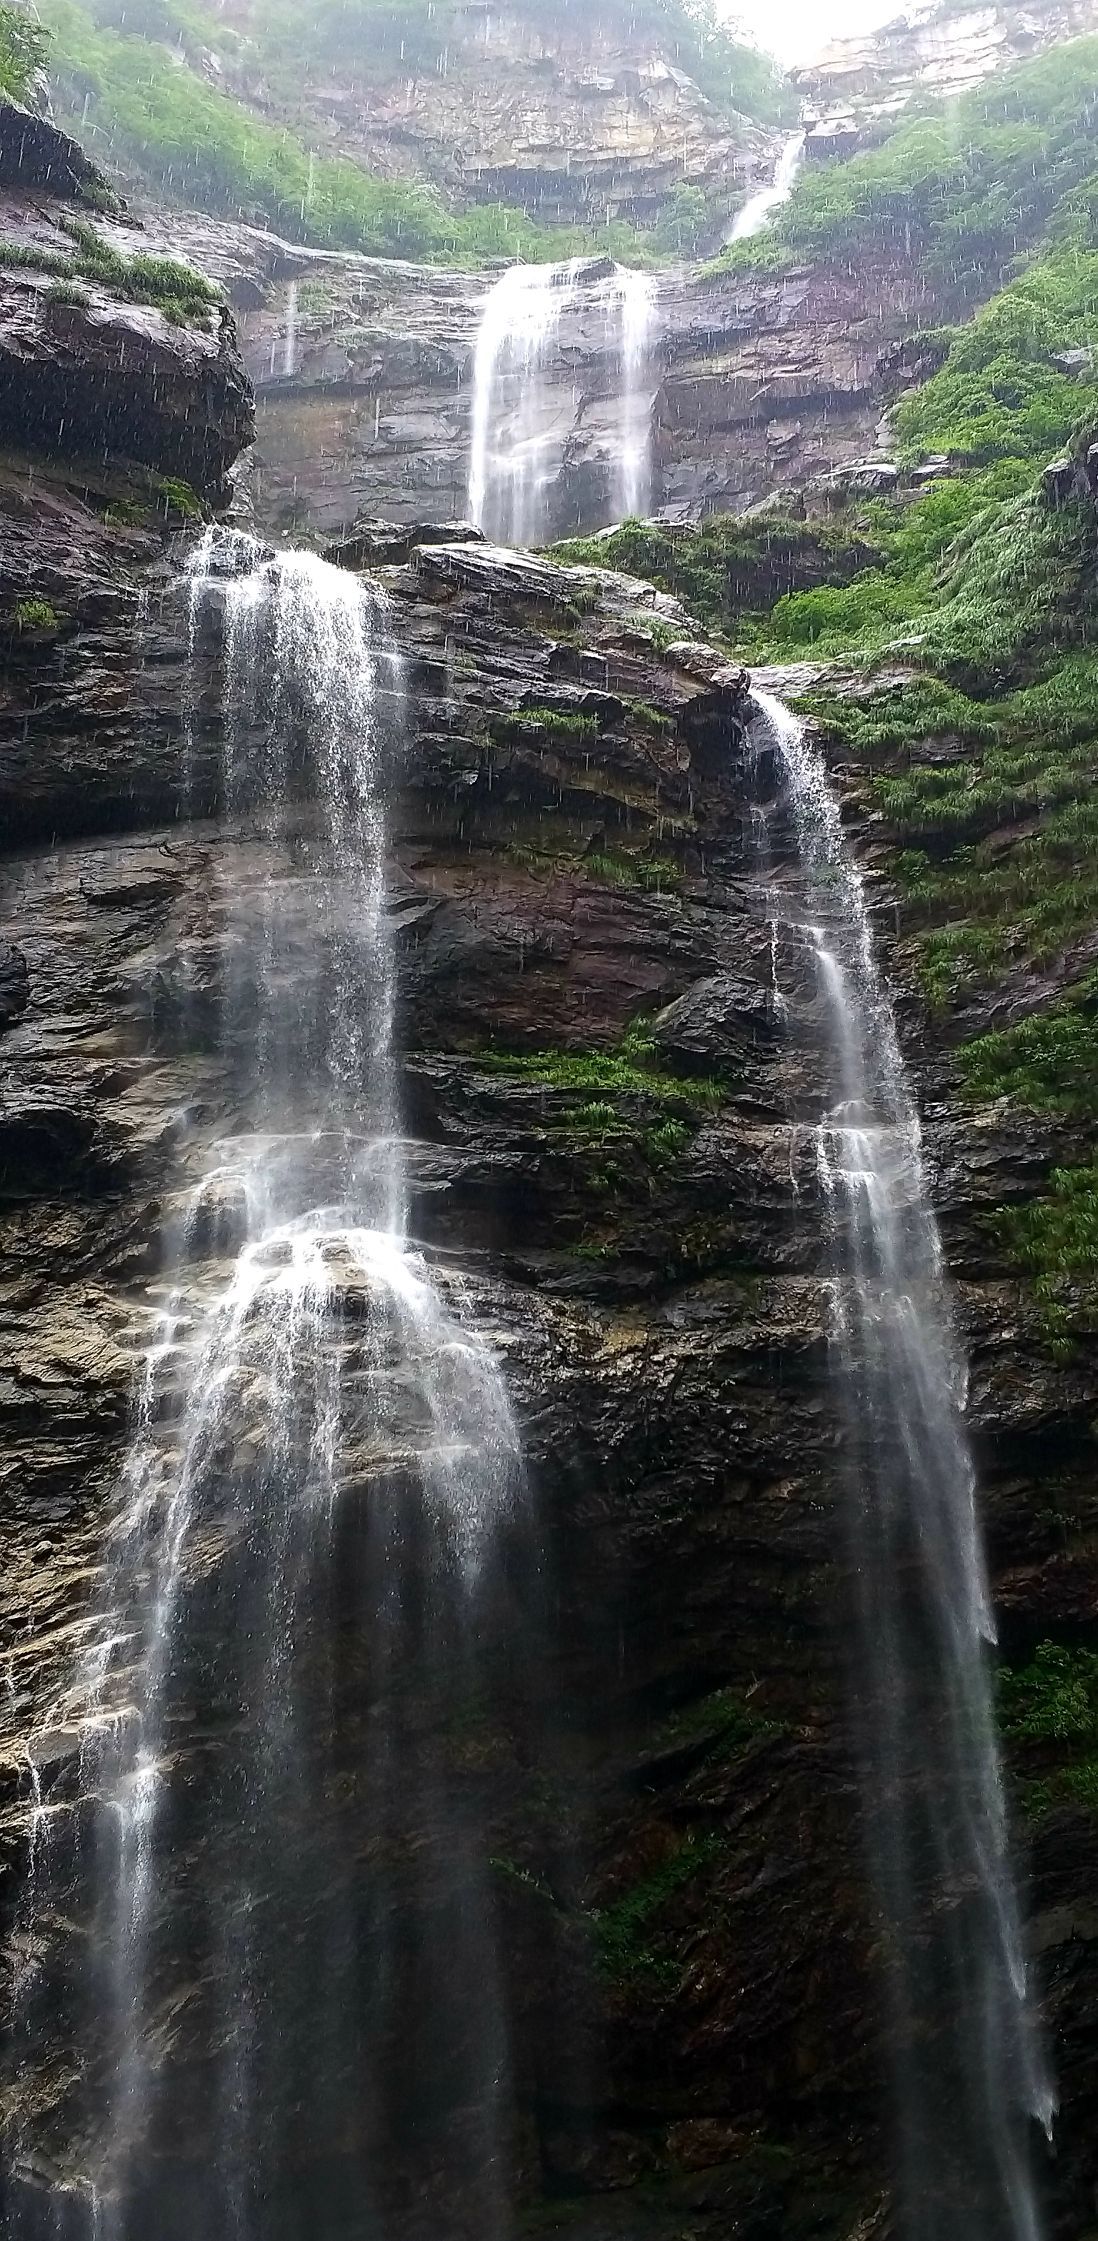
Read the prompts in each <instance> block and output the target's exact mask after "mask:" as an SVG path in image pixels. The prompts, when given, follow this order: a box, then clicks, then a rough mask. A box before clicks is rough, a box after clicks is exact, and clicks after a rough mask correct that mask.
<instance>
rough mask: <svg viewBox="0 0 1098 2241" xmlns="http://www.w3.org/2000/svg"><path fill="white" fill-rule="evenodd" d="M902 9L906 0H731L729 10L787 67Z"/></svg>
mask: <svg viewBox="0 0 1098 2241" xmlns="http://www.w3.org/2000/svg"><path fill="white" fill-rule="evenodd" d="M904 12H905V11H904V0H733V5H731V6H730V7H729V10H728V13H729V16H730V18H733V19H734V20H735V21H737V22H738V23H740V24H742V25H743V28H744V30H745V31H748V32H750V34H751V36H752V38H754V39H755V40H756V41H757V42H758V44H759V46H760V47H766V48H767V49H768V50H769V52H770V53H771V54H775V55H777V57H778V60H779V62H782V63H785V64H786V66H787V67H790V66H792V65H793V64H794V63H798V62H812V61H813V60H814V58H815V57H816V55H818V54H820V53H822V51H823V49H824V47H826V46H828V45H829V44H830V41H831V40H832V39H845V38H849V37H850V36H851V35H852V34H854V33H856V32H859V31H871V30H872V29H873V27H874V25H876V24H878V23H887V22H888V21H889V20H890V19H891V18H892V17H894V16H898V15H902V14H903V13H904Z"/></svg>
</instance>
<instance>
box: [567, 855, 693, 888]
mask: <svg viewBox="0 0 1098 2241" xmlns="http://www.w3.org/2000/svg"><path fill="white" fill-rule="evenodd" d="M577 868H578V869H579V870H580V871H582V872H583V873H584V875H585V876H586V877H587V878H588V879H602V880H605V881H606V884H607V886H608V887H639V888H641V889H642V890H643V891H644V892H645V893H654V894H657V895H666V894H668V893H672V894H673V893H674V891H675V890H676V888H679V887H681V886H682V877H683V875H682V870H681V867H680V866H679V865H678V864H675V863H672V861H671V858H670V857H669V856H621V855H615V854H614V853H613V852H609V853H608V852H607V851H606V850H600V849H596V850H592V852H591V853H590V854H589V855H587V856H585V857H584V858H583V861H582V863H581V864H580V865H579V866H578V867H577Z"/></svg>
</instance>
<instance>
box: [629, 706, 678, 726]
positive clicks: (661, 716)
mask: <svg viewBox="0 0 1098 2241" xmlns="http://www.w3.org/2000/svg"><path fill="white" fill-rule="evenodd" d="M622 706H623V707H624V709H625V713H626V715H627V716H628V718H629V721H630V723H631V724H633V725H635V726H636V727H637V728H638V729H639V730H640V731H662V732H668V731H674V729H675V719H674V717H673V716H668V715H666V714H665V713H664V711H663V709H662V708H655V707H653V705H652V702H651V701H650V700H626V701H623V703H622Z"/></svg>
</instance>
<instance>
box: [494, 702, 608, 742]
mask: <svg viewBox="0 0 1098 2241" xmlns="http://www.w3.org/2000/svg"><path fill="white" fill-rule="evenodd" d="M515 724H518V725H520V726H521V728H522V729H523V730H524V731H525V730H527V729H534V730H537V731H547V732H549V733H550V734H551V735H555V736H556V737H557V738H561V739H597V738H598V736H599V721H598V717H597V716H583V715H580V714H577V713H576V712H575V711H574V710H571V709H562V708H519V709H517V710H516V712H515V714H514V716H513V717H511V716H508V717H505V718H502V719H496V722H495V725H494V728H495V729H497V730H510V729H511V728H512V727H513V725H515Z"/></svg>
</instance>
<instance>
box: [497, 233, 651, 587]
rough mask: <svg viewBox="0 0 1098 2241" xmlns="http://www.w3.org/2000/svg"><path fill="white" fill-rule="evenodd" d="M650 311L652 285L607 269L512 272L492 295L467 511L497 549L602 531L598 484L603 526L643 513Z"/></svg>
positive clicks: (589, 265) (605, 264)
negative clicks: (596, 517) (594, 499)
mask: <svg viewBox="0 0 1098 2241" xmlns="http://www.w3.org/2000/svg"><path fill="white" fill-rule="evenodd" d="M655 301H656V299H655V290H654V287H653V284H652V282H651V281H650V280H649V279H648V277H647V275H646V274H644V273H641V272H634V271H631V270H630V269H629V268H628V267H627V266H624V265H616V264H613V263H611V262H610V260H609V259H606V258H573V259H572V260H571V262H570V263H568V264H563V265H513V266H512V267H511V268H510V270H509V271H507V272H505V273H504V274H503V275H502V278H501V279H500V280H498V281H497V282H496V284H495V286H494V287H493V288H492V289H491V290H490V292H489V294H488V296H487V297H486V299H485V303H484V308H483V311H482V313H481V321H480V329H479V332H478V336H477V345H476V354H475V360H474V393H473V413H472V445H471V453H470V465H469V491H468V510H469V514H470V517H471V519H472V520H473V521H474V522H475V523H476V525H477V527H478V528H479V529H482V530H483V531H484V533H485V535H486V536H487V537H489V538H491V539H492V540H493V541H494V542H496V543H498V544H507V545H543V544H547V543H549V542H550V541H551V539H552V538H553V537H556V536H563V535H565V534H567V532H568V531H570V530H573V529H576V528H578V527H585V528H592V527H596V526H600V524H599V523H596V522H593V521H592V520H591V518H590V512H591V499H590V493H591V487H592V482H593V481H594V483H595V484H597V487H598V489H599V491H600V494H601V500H602V504H601V513H602V523H601V526H606V525H609V524H610V523H611V522H615V521H621V520H623V519H625V518H626V517H627V516H629V515H635V514H642V513H644V512H645V511H646V510H647V508H648V505H649V502H650V495H651V465H652V462H651V449H652V444H651V424H652V404H653V394H654V389H655V385H656V375H655V372H654V366H655V335H654V319H655ZM569 368H571V369H573V370H572V375H571V378H568V369H569ZM581 368H582V371H581V370H580V369H581ZM581 390H582V394H581V393H580V391H581ZM577 478H579V479H580V480H582V482H583V485H584V489H585V495H584V498H583V502H582V505H581V504H580V503H579V501H578V499H577V497H576V495H575V493H574V492H573V490H572V484H573V482H574V481H576V480H577Z"/></svg>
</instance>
